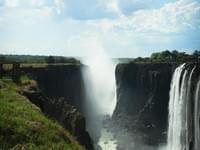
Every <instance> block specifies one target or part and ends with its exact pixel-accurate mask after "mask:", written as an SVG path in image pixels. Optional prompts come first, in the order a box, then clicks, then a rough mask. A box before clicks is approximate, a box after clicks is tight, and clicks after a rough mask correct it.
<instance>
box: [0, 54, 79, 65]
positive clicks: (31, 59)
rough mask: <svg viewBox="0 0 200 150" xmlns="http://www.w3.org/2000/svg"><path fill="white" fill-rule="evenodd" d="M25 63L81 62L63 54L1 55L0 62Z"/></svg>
mask: <svg viewBox="0 0 200 150" xmlns="http://www.w3.org/2000/svg"><path fill="white" fill-rule="evenodd" d="M14 62H18V63H25V64H41V63H42V64H43V63H76V64H77V63H80V62H79V61H78V60H77V59H75V58H72V57H62V56H32V55H1V54H0V63H14Z"/></svg>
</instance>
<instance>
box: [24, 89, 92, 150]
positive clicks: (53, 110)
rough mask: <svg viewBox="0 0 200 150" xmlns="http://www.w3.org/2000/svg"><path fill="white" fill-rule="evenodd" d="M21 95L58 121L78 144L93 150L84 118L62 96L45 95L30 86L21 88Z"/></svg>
mask: <svg viewBox="0 0 200 150" xmlns="http://www.w3.org/2000/svg"><path fill="white" fill-rule="evenodd" d="M23 95H25V96H26V97H27V98H28V99H29V100H31V101H32V103H34V104H35V105H37V106H38V107H40V108H41V111H42V112H44V113H45V114H46V115H47V116H49V117H51V118H53V119H55V120H57V121H58V122H60V123H61V124H62V125H63V126H64V127H65V128H66V129H68V130H69V131H70V132H71V133H72V135H74V136H75V138H76V139H77V141H79V142H80V144H82V145H84V146H85V147H86V148H87V149H88V150H93V145H92V140H91V138H90V136H89V134H88V132H86V123H85V118H84V117H83V115H82V114H81V113H79V112H78V111H77V109H76V108H75V107H73V106H71V105H69V104H68V103H67V102H66V101H65V100H64V99H63V98H58V99H55V98H49V97H46V96H44V95H43V94H42V93H41V92H40V91H38V90H37V89H35V88H32V87H26V88H25V89H23Z"/></svg>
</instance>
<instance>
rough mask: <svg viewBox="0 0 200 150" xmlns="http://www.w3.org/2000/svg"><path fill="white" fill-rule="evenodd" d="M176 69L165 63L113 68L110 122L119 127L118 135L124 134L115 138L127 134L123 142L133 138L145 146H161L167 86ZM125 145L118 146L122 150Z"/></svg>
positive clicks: (165, 126)
mask: <svg viewBox="0 0 200 150" xmlns="http://www.w3.org/2000/svg"><path fill="white" fill-rule="evenodd" d="M176 66H177V65H176V64H167V63H138V64H136V63H129V64H119V65H118V66H117V68H116V82H117V106H116V109H115V112H114V115H113V120H114V122H115V124H117V125H118V127H119V128H118V130H117V131H118V133H120V132H121V131H123V132H125V133H120V134H119V135H121V134H124V135H125V134H126V133H127V134H128V135H127V136H129V137H127V138H130V137H131V138H132V137H134V138H135V139H134V140H137V139H138V140H139V141H142V142H143V143H145V144H148V145H157V144H160V143H162V142H165V137H166V129H167V119H168V102H169V91H170V83H171V78H172V74H173V71H174V69H175V68H176ZM126 144H127V143H126ZM126 144H124V145H123V143H120V145H123V146H124V147H126ZM123 146H122V147H123ZM129 149H130V148H129Z"/></svg>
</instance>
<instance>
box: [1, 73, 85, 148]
mask: <svg viewBox="0 0 200 150" xmlns="http://www.w3.org/2000/svg"><path fill="white" fill-rule="evenodd" d="M21 80H22V81H27V80H28V77H26V76H23V77H21ZM19 89H20V87H19V86H17V85H16V84H15V83H13V82H12V80H11V79H6V80H5V79H1V80H0V149H17V150H22V149H26V150H38V149H40V150H47V149H49V150H83V149H84V148H83V147H82V146H80V145H79V144H78V143H77V142H76V141H75V140H74V138H73V137H72V136H71V135H70V134H69V133H68V132H67V131H66V130H65V129H64V128H63V127H61V126H60V125H59V124H58V123H57V122H55V121H52V120H50V119H48V118H47V117H46V116H44V115H43V114H42V112H41V111H40V110H39V108H38V107H36V106H35V105H33V104H31V102H29V101H28V100H27V99H26V98H25V97H24V96H22V95H20V94H19V92H18V90H19Z"/></svg>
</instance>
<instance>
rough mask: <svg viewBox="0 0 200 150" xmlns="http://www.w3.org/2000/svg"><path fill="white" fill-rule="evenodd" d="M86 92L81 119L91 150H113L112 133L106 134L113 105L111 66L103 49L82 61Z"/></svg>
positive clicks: (112, 74)
mask: <svg viewBox="0 0 200 150" xmlns="http://www.w3.org/2000/svg"><path fill="white" fill-rule="evenodd" d="M82 62H83V64H85V65H86V67H84V69H83V77H84V84H85V90H86V102H85V116H86V121H87V129H88V131H89V133H90V135H91V137H92V139H93V140H94V144H95V149H98V147H99V146H100V147H101V148H99V149H103V150H108V149H109V150H115V149H116V144H115V141H114V140H113V136H112V133H111V132H109V131H108V129H109V128H108V127H107V128H105V126H106V123H105V122H106V120H109V119H110V118H111V116H112V113H113V111H114V109H115V105H116V87H115V64H114V63H113V62H112V60H111V59H110V58H109V57H108V56H107V55H106V53H105V52H104V50H103V48H96V49H95V50H92V51H90V53H89V56H88V57H86V58H85V59H83V61H82Z"/></svg>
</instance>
